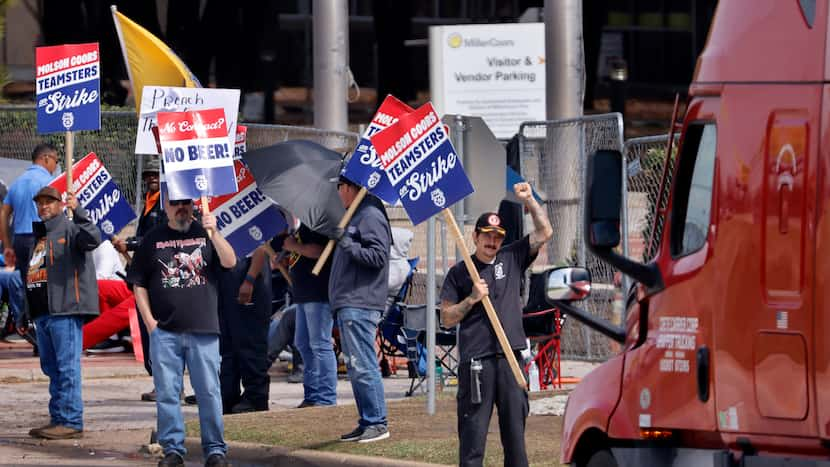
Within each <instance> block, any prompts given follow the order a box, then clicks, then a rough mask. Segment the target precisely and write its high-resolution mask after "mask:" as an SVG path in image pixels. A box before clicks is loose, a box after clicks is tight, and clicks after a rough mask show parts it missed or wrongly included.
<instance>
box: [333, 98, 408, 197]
mask: <svg viewBox="0 0 830 467" xmlns="http://www.w3.org/2000/svg"><path fill="white" fill-rule="evenodd" d="M409 112H412V108H411V107H409V106H408V105H406V104H404V103H403V102H401V101H399V100H398V99H396V98H394V97H393V96H391V95H389V96H386V99H384V100H383V103H382V104H381V105H380V107H379V108H378V111H377V113H375V116H374V117H373V118H372V122H371V123H370V124H369V127H368V128H366V131H365V132H364V133H363V136H362V137H361V138H360V141H359V142H358V143H357V147H356V148H355V150H354V153H353V154H352V157H351V158H350V159H349V162H348V163H347V164H346V167H344V168H343V176H344V177H346V178H348V179H349V180H351V181H353V182H355V183H357V184H358V185H361V186H364V187H366V189H368V190H369V192H370V193H372V194H373V195H375V196H377V197H378V198H380V199H382V200H384V201H386V202H387V203H390V204H392V203H395V202H397V201H398V193H397V192H396V191H395V188H394V187H393V186H392V184H391V183H390V182H389V179H388V178H387V177H386V176H385V175H384V174H383V167H382V166H381V163H380V158H378V155H377V153H376V152H375V148H374V146H372V142H371V140H370V138H371V137H372V136H374V135H375V134H377V133H379V132H380V131H381V130H383V129H384V128H386V127H388V126H389V125H392V124H394V123H396V122H397V121H398V117H400V116H401V115H404V114H407V113H409Z"/></svg>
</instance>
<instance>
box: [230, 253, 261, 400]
mask: <svg viewBox="0 0 830 467" xmlns="http://www.w3.org/2000/svg"><path fill="white" fill-rule="evenodd" d="M266 259H267V258H266ZM250 261H251V260H250V259H247V260H239V261H237V263H236V267H235V268H234V269H232V270H230V271H226V272H223V273H222V275H221V277H220V280H219V327H220V328H221V333H222V335H221V337H220V340H219V350H220V352H221V353H222V364H221V366H220V369H219V383H220V386H221V390H222V407H223V411H224V412H225V413H230V412H231V409H232V408H233V406H234V405H236V404H238V403H239V402H241V401H242V400H243V399H244V400H245V401H247V402H248V403H250V404H251V405H252V406H253V407H255V408H256V409H257V410H268V391H269V388H270V384H271V378H270V377H269V376H268V367H269V366H270V365H269V364H268V363H269V362H268V325H269V320H270V318H271V273H270V272H271V270H270V269H269V267H268V266H265V267H263V270H262V273H260V275H259V276H258V277H257V280H256V282H255V283H254V292H253V297H252V300H251V303H250V304H248V305H240V304H239V302H238V301H237V297H238V296H239V286H240V285H242V282H243V281H244V279H245V275H246V274H247V272H248V266H249V265H250ZM264 278H265V279H267V280H264ZM240 383H241V385H242V388H244V393H243V392H242V390H241V389H240Z"/></svg>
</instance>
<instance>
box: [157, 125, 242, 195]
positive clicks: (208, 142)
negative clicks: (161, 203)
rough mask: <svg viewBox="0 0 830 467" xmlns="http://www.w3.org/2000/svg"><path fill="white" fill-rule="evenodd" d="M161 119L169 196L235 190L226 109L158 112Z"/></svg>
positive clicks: (222, 192) (163, 156)
mask: <svg viewBox="0 0 830 467" xmlns="http://www.w3.org/2000/svg"><path fill="white" fill-rule="evenodd" d="M158 122H159V130H158V131H159V139H160V140H161V149H162V155H161V160H162V164H163V165H164V178H165V181H166V183H167V192H168V195H169V196H170V199H174V200H175V199H196V198H199V197H201V196H219V195H224V194H228V193H236V191H237V186H236V177H235V176H234V168H233V146H232V145H231V144H229V143H228V127H227V125H226V121H225V111H224V110H223V109H208V110H197V111H191V112H159V114H158ZM235 139H236V136H235V133H234V140H235Z"/></svg>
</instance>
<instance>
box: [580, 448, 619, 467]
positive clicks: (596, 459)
mask: <svg viewBox="0 0 830 467" xmlns="http://www.w3.org/2000/svg"><path fill="white" fill-rule="evenodd" d="M585 467H617V461H616V460H615V459H614V456H613V455H612V454H611V451H609V450H607V449H603V450H602V451H597V452H595V453H593V454H592V455H591V457H590V458H589V459H588V463H587V464H585Z"/></svg>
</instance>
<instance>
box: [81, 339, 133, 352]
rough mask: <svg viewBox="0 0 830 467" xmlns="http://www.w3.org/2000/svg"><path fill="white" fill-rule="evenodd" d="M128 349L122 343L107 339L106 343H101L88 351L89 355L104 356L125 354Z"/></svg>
mask: <svg viewBox="0 0 830 467" xmlns="http://www.w3.org/2000/svg"><path fill="white" fill-rule="evenodd" d="M126 350H127V349H126V348H125V347H124V345H123V344H122V343H121V341H117V340H113V339H107V340H105V341H101V342H99V343H97V344H95V345H94V346H92V347H90V348H88V349H86V352H87V353H90V354H93V355H94V354H104V353H122V352H125V351H126Z"/></svg>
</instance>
